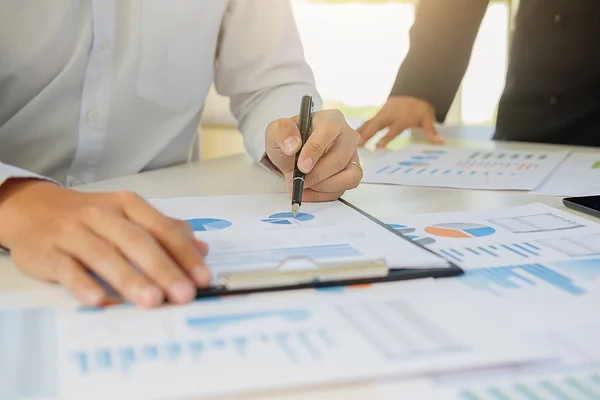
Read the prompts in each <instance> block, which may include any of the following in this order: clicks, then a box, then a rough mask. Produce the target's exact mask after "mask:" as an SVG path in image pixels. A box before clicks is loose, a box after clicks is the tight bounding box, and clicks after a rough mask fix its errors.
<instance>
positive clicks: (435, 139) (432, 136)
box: [422, 116, 444, 144]
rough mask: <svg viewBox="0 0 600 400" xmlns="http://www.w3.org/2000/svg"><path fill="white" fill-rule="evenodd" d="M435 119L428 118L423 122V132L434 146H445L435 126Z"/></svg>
mask: <svg viewBox="0 0 600 400" xmlns="http://www.w3.org/2000/svg"><path fill="white" fill-rule="evenodd" d="M433 121H434V118H433V116H431V117H428V118H426V119H425V121H423V126H422V128H423V131H424V132H425V135H426V136H427V140H429V142H430V143H433V144H443V143H444V139H442V137H441V136H440V135H439V134H438V132H437V129H435V125H434V124H433Z"/></svg>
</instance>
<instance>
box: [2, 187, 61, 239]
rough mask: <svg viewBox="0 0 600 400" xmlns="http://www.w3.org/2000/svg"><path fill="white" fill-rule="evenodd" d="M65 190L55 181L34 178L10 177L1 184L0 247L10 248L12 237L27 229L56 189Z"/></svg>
mask: <svg viewBox="0 0 600 400" xmlns="http://www.w3.org/2000/svg"><path fill="white" fill-rule="evenodd" d="M62 190H65V189H63V188H61V187H60V186H58V185H56V184H55V183H52V182H48V181H45V180H40V179H33V178H16V179H8V180H7V181H6V182H4V183H3V184H2V185H1V186H0V247H4V248H10V242H11V238H12V237H14V236H16V235H19V234H20V233H21V232H23V231H24V230H26V229H27V227H28V226H29V225H30V224H31V221H32V220H34V219H35V213H34V208H37V210H35V211H40V208H39V206H40V205H41V206H43V205H44V203H45V202H46V201H47V200H48V199H49V198H48V196H49V195H50V194H52V193H54V192H56V191H62Z"/></svg>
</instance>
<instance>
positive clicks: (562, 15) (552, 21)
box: [392, 0, 600, 146]
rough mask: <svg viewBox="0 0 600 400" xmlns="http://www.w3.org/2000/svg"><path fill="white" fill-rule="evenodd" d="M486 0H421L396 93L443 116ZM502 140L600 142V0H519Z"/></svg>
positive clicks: (503, 101)
mask: <svg viewBox="0 0 600 400" xmlns="http://www.w3.org/2000/svg"><path fill="white" fill-rule="evenodd" d="M488 3H489V1H488V0H421V1H420V3H419V7H418V9H417V13H416V17H415V23H414V25H413V27H412V29H411V32H410V38H411V48H410V51H409V53H408V56H407V57H406V59H405V61H404V63H403V64H402V66H401V68H400V71H399V72H398V77H397V79H396V83H395V85H394V88H393V90H392V95H407V96H414V97H418V98H421V99H424V100H427V101H429V102H430V103H431V104H432V105H433V106H434V107H435V109H436V117H437V119H438V121H439V122H442V121H444V119H445V118H446V114H447V113H448V109H449V108H450V105H451V103H452V100H453V99H454V96H455V94H456V91H457V89H458V87H459V85H460V82H461V81H462V78H463V75H464V73H465V70H466V68H467V65H468V62H469V58H470V55H471V50H472V47H473V43H474V41H475V37H476V36H477V32H478V30H479V26H480V24H481V20H482V19H483V16H484V14H485V11H486V9H487V6H488ZM495 138H496V139H504V140H518V141H528V142H546V143H563V144H579V145H587V146H600V0H521V6H520V8H519V11H518V13H517V18H516V22H515V31H514V36H513V40H512V44H511V50H510V63H509V67H508V73H507V78H506V87H505V89H504V93H503V95H502V98H501V100H500V105H499V109H498V121H497V126H496V134H495Z"/></svg>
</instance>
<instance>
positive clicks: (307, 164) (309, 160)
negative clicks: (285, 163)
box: [302, 157, 315, 172]
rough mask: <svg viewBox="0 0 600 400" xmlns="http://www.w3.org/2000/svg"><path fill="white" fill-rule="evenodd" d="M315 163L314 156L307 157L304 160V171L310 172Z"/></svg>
mask: <svg viewBox="0 0 600 400" xmlns="http://www.w3.org/2000/svg"><path fill="white" fill-rule="evenodd" d="M314 165H315V160H313V159H312V157H306V158H305V159H304V160H302V169H303V170H304V172H310V170H312V168H313V166H314Z"/></svg>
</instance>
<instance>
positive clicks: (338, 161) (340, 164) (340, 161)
mask: <svg viewBox="0 0 600 400" xmlns="http://www.w3.org/2000/svg"><path fill="white" fill-rule="evenodd" d="M334 166H335V170H336V172H340V171H342V170H344V169H345V168H346V167H347V166H348V162H347V161H346V158H345V157H344V156H343V155H342V154H340V153H335V161H334Z"/></svg>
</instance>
